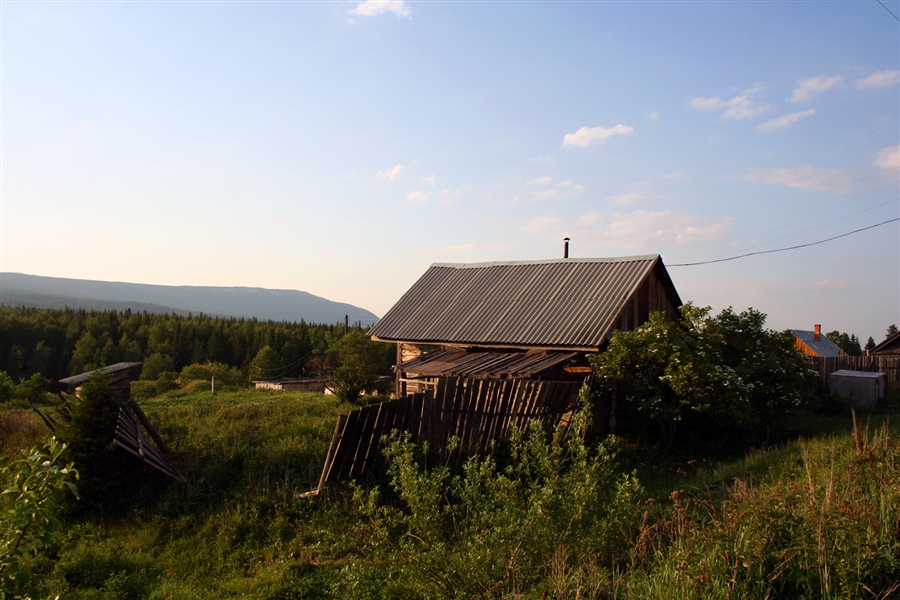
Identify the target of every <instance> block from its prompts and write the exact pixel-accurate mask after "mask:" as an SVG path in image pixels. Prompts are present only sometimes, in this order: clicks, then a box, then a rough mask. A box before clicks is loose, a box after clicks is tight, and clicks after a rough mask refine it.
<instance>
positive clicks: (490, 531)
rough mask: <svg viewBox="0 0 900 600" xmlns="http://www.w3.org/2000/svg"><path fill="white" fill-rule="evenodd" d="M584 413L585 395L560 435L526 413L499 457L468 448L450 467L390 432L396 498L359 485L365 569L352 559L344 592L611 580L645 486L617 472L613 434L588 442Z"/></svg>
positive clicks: (562, 590) (572, 588)
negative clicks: (458, 464)
mask: <svg viewBox="0 0 900 600" xmlns="http://www.w3.org/2000/svg"><path fill="white" fill-rule="evenodd" d="M586 395H587V392H586V390H585V391H584V392H583V396H582V397H583V399H584V398H586ZM589 414H590V410H589V408H588V407H587V406H585V408H583V409H582V410H581V411H580V412H579V413H578V416H577V417H576V418H575V420H574V423H573V426H572V428H571V429H570V430H569V432H568V435H564V432H562V431H560V432H558V433H557V434H556V436H554V437H551V436H550V435H548V433H547V432H545V431H544V430H543V429H542V428H541V426H540V425H539V424H538V423H537V422H533V423H532V426H531V427H530V428H529V429H528V431H527V432H522V433H518V432H517V433H516V434H514V436H513V437H512V439H511V441H510V444H509V452H510V457H509V460H508V461H504V463H506V464H501V463H500V461H499V460H497V459H495V457H494V456H473V457H471V458H469V459H468V460H467V461H466V463H465V465H464V467H463V469H462V473H460V474H457V475H453V474H452V473H451V471H450V470H449V469H448V468H447V467H436V468H433V469H430V470H429V469H425V468H423V467H422V466H421V460H420V456H421V454H422V449H421V448H419V447H417V446H416V445H415V444H413V443H411V442H410V441H409V439H408V438H406V437H398V436H395V437H394V438H393V439H392V440H391V442H390V443H389V445H388V446H387V448H386V450H385V455H386V457H387V459H388V462H389V464H390V468H389V470H390V476H391V488H392V491H393V493H394V494H395V495H396V498H397V499H396V501H394V502H390V501H385V500H384V499H383V497H384V494H383V492H382V491H380V490H378V489H377V488H376V489H374V490H370V491H365V490H363V489H361V488H359V489H357V493H356V501H357V502H358V505H359V509H360V511H361V512H362V513H363V515H364V516H365V517H366V519H367V520H368V521H369V523H370V526H369V528H368V532H367V533H368V535H367V537H366V545H365V546H363V548H362V551H363V555H364V556H365V558H366V561H367V562H369V561H370V564H371V566H372V567H373V571H372V572H369V573H368V575H369V577H371V580H369V581H366V580H365V578H364V576H363V575H364V574H365V573H366V572H365V568H364V567H365V566H366V565H365V564H363V565H359V566H358V567H356V566H355V567H354V568H353V569H352V574H353V577H351V579H350V585H351V586H355V587H351V592H352V594H353V595H359V596H363V595H367V594H371V595H372V596H380V597H386V598H398V597H402V598H411V597H415V598H475V597H508V596H519V595H520V594H525V595H529V596H531V595H533V596H535V597H537V596H538V595H539V594H540V593H541V591H542V590H546V589H550V590H552V591H553V592H554V597H569V596H573V595H575V594H576V593H577V590H578V589H579V588H580V587H581V585H582V583H583V582H585V581H588V580H596V581H605V580H607V579H608V578H609V577H610V576H611V574H612V571H611V569H612V568H614V566H615V565H616V564H617V563H618V564H621V562H622V561H623V560H624V558H625V556H626V552H625V547H626V544H625V539H624V537H623V535H622V532H623V529H626V528H627V524H628V523H629V522H630V521H631V520H632V517H633V511H634V508H633V507H634V504H635V502H636V499H637V496H638V495H639V494H640V493H641V488H640V485H639V484H638V482H637V481H636V479H635V478H634V476H633V475H629V474H620V473H618V472H617V469H616V468H615V462H614V457H615V449H614V448H615V440H610V441H609V442H606V443H603V444H600V445H599V446H597V447H595V448H591V447H589V446H588V445H586V443H585V441H584V437H583V433H584V432H585V430H586V426H587V424H588V419H589V417H588V415H589ZM588 557H589V558H588ZM361 574H362V575H361Z"/></svg>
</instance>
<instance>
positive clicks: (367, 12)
mask: <svg viewBox="0 0 900 600" xmlns="http://www.w3.org/2000/svg"><path fill="white" fill-rule="evenodd" d="M349 12H350V14H351V15H356V16H358V17H375V16H378V15H381V14H384V13H394V14H395V15H397V16H398V17H409V16H410V12H409V6H407V5H406V4H405V3H404V2H403V0H366V1H365V2H360V3H359V4H357V5H356V8H354V9H353V10H351V11H349Z"/></svg>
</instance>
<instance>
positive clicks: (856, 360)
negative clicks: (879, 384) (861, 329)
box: [810, 356, 900, 388]
mask: <svg viewBox="0 0 900 600" xmlns="http://www.w3.org/2000/svg"><path fill="white" fill-rule="evenodd" d="M810 359H811V360H812V361H813V364H814V365H816V367H817V368H818V369H819V376H820V377H821V383H822V386H823V387H825V388H827V387H828V385H829V384H828V382H829V380H830V376H831V374H832V373H834V372H835V371H840V370H841V369H847V370H849V371H869V372H871V373H884V374H885V375H886V376H887V382H888V385H891V386H898V385H900V356H830V357H821V356H814V357H810Z"/></svg>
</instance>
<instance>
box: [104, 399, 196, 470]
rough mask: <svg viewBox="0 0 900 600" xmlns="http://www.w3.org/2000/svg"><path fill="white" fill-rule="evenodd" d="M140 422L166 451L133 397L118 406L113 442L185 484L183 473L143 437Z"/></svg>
mask: <svg viewBox="0 0 900 600" xmlns="http://www.w3.org/2000/svg"><path fill="white" fill-rule="evenodd" d="M141 424H143V425H144V426H145V427H147V431H148V432H149V433H150V435H151V436H152V437H153V439H154V440H156V441H157V444H159V445H160V446H161V447H160V450H163V451H168V450H167V448H166V447H165V444H163V443H162V438H161V437H160V436H159V434H158V433H157V432H156V430H155V429H154V428H153V426H152V425H150V420H149V419H148V418H147V415H145V414H144V411H142V410H141V407H140V406H138V404H137V402H135V401H134V399H133V398H129V399H128V400H127V401H125V402H122V404H121V406H120V407H119V418H118V420H117V421H116V435H115V437H114V438H113V442H115V444H116V446H118V447H119V448H121V449H122V450H125V451H126V452H128V453H130V454H132V455H134V456H135V457H137V458H138V459H140V460H141V461H143V462H144V463H146V464H148V465H150V466H151V467H153V468H154V469H156V470H157V471H160V472H161V473H164V474H165V475H168V476H169V477H171V478H172V479H174V480H175V481H178V482H181V483H183V484H187V479H185V477H184V475H182V474H181V472H180V471H178V469H176V468H175V467H173V466H172V465H171V464H170V463H169V461H168V460H166V458H165V457H164V456H163V455H162V454H160V451H159V450H157V449H156V447H154V445H153V444H151V443H150V442H149V441H148V440H147V438H145V437H144V432H143V431H142V430H141Z"/></svg>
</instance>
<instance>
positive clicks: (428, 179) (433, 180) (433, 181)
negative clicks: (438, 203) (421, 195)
mask: <svg viewBox="0 0 900 600" xmlns="http://www.w3.org/2000/svg"><path fill="white" fill-rule="evenodd" d="M422 182H423V183H427V184H428V185H437V175H426V176H425V177H423V178H422Z"/></svg>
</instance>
